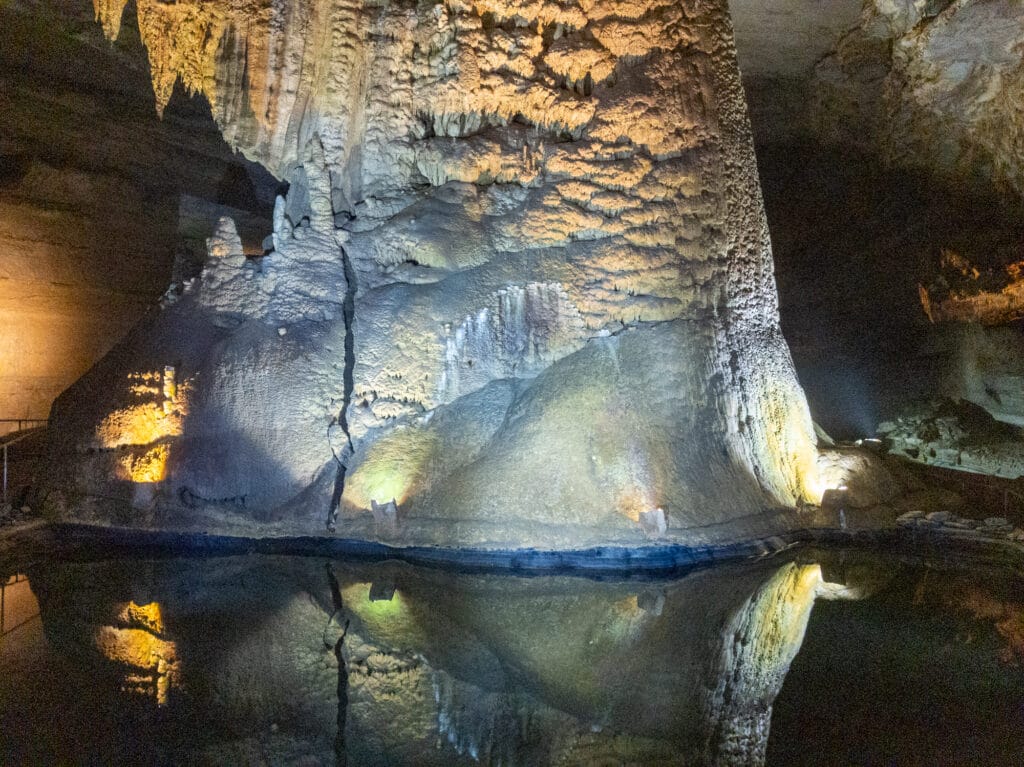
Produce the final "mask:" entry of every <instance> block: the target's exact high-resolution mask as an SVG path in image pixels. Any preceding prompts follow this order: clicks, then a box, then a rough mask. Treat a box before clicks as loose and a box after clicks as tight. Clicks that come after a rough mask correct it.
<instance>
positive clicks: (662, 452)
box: [53, 0, 822, 548]
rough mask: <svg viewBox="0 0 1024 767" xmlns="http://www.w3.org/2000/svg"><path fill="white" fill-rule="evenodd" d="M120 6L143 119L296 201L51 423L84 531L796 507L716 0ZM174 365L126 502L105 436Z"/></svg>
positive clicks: (551, 520) (497, 524)
mask: <svg viewBox="0 0 1024 767" xmlns="http://www.w3.org/2000/svg"><path fill="white" fill-rule="evenodd" d="M120 6H123V3H120V2H117V0H115V2H114V3H112V4H111V3H98V4H97V15H98V17H99V18H100V20H101V21H102V22H103V24H104V28H105V29H106V30H107V32H108V34H111V35H113V34H116V31H117V19H119V18H120V13H121V7H120ZM138 14H139V27H140V30H141V33H142V39H143V41H144V42H145V44H146V46H147V49H148V51H149V55H150V60H151V68H152V73H153V81H154V87H155V90H156V93H157V103H158V106H159V105H160V104H162V103H163V102H164V100H165V97H166V94H167V93H169V89H170V88H171V87H172V86H173V84H174V82H175V81H176V80H177V79H179V78H180V79H181V80H182V81H183V82H184V84H185V85H186V86H187V87H188V88H189V89H191V90H193V91H199V92H201V93H203V94H204V95H205V96H206V98H207V99H208V100H209V102H210V104H211V106H212V109H213V113H214V116H215V118H216V120H217V122H218V124H219V125H220V126H221V128H222V130H223V132H224V135H225V137H226V138H227V139H228V141H229V142H230V143H231V144H232V145H233V146H235V147H237V148H238V149H240V150H241V151H242V152H243V153H245V154H246V156H248V157H249V158H250V159H253V160H256V161H258V162H260V163H262V164H263V165H264V166H266V167H267V168H268V169H269V170H270V171H272V172H273V173H274V174H276V175H277V176H279V177H280V178H283V179H287V180H288V181H289V183H290V188H289V190H288V193H287V196H285V197H281V198H279V199H278V201H277V206H276V209H275V213H274V228H273V233H272V235H271V236H270V237H268V239H267V241H266V244H265V247H266V253H265V255H262V256H256V257H252V256H247V255H246V254H245V252H244V249H243V247H242V245H241V241H240V239H239V237H238V234H237V232H236V229H235V226H234V224H233V223H232V222H231V221H230V220H229V219H224V220H223V221H222V222H221V224H220V225H219V226H218V228H217V231H216V232H215V233H214V236H213V237H212V238H211V239H210V240H209V247H208V250H209V256H208V259H207V262H206V264H205V265H204V267H203V270H202V273H201V274H200V275H199V276H198V277H196V278H194V279H191V280H185V281H182V282H180V283H178V284H174V285H172V286H171V288H170V289H169V290H168V292H167V294H166V295H165V297H164V299H163V301H162V305H161V308H160V310H159V311H157V312H154V313H153V315H152V316H151V317H150V318H149V319H148V320H147V321H145V322H144V323H142V324H141V325H140V326H139V327H138V328H136V330H135V331H134V332H133V333H132V334H131V335H130V336H129V337H128V338H127V339H126V340H125V341H124V342H123V343H122V344H121V345H120V346H119V347H118V348H117V349H116V350H115V351H114V352H113V353H112V354H111V355H110V356H109V357H108V358H107V359H106V360H104V361H103V362H102V363H101V364H99V365H98V366H97V367H96V368H94V369H93V371H91V372H90V374H89V375H87V376H86V377H85V378H84V379H83V380H82V381H80V382H79V383H78V384H77V385H76V386H75V387H73V388H72V389H71V390H69V391H68V392H67V393H66V394H65V395H64V396H62V398H61V399H60V400H59V401H58V402H57V403H56V405H55V409H54V417H55V424H56V428H55V432H56V435H57V436H56V444H55V456H56V458H57V460H58V465H59V466H60V467H61V472H60V476H59V477H58V478H57V479H56V481H55V489H58V490H60V491H61V493H63V497H64V498H65V499H74V501H75V503H74V504H72V505H73V506H74V509H75V512H74V513H75V514H77V515H78V516H79V517H81V518H87V519H95V520H102V521H110V520H112V519H116V520H117V521H120V522H127V523H130V524H137V525H161V526H192V525H202V526H204V527H210V526H219V527H231V526H239V527H241V528H243V529H246V530H249V531H251V530H253V529H258V530H262V531H265V532H274V531H280V530H292V531H294V530H303V531H307V532H308V531H318V532H322V531H324V530H325V529H331V530H335V531H336V532H337V533H338V534H342V535H346V536H348V537H358V538H380V539H385V540H388V541H392V542H395V543H433V544H445V545H477V546H503V547H515V546H536V547H547V548H560V547H566V546H579V545H595V544H601V543H619V544H634V543H643V542H645V541H648V540H649V539H650V537H651V536H653V537H655V538H659V539H665V540H688V539H692V535H693V531H694V530H695V529H706V528H707V527H708V526H714V525H716V524H718V523H727V522H731V523H732V527H731V528H730V529H732V530H733V531H734V532H735V531H736V530H742V529H744V528H743V525H744V524H746V523H745V522H744V521H743V520H749V519H750V518H751V517H752V516H755V517H756V516H757V515H756V512H758V511H761V510H764V509H767V508H772V507H780V506H792V505H793V504H795V503H797V502H798V501H799V500H801V499H804V500H816V499H817V498H818V497H819V496H820V493H821V490H822V488H821V487H819V486H818V484H817V480H816V477H815V460H816V453H815V446H814V437H813V430H812V427H811V423H810V417H809V414H808V411H807V407H806V404H805V401H804V398H803V393H802V391H801V389H800V387H799V385H798V383H797V381H796V378H795V375H794V372H793V369H792V363H791V361H790V356H789V352H788V349H787V348H786V345H785V342H784V340H783V338H782V335H781V333H780V331H779V324H778V311H777V301H776V294H775V285H774V278H773V275H772V264H771V254H770V249H769V244H768V233H767V229H766V225H765V220H764V216H763V211H762V207H761V198H760V191H759V188H758V185H757V180H756V179H757V174H756V167H755V163H754V158H753V153H752V147H751V140H750V134H749V126H748V123H747V118H746V112H745V108H744V104H743V94H742V91H741V89H740V85H739V79H738V73H737V69H736V63H735V55H734V51H733V44H732V38H731V29H730V22H729V18H728V14H727V11H726V9H725V6H724V3H720V2H703V1H691V2H684V3H665V2H661V0H640V1H638V2H618V1H616V2H596V3H595V2H590V1H589V0H583V1H582V2H564V3H551V2H528V1H523V0H506V1H499V0H485V1H483V2H479V3H476V4H466V3H463V2H461V1H460V0H452V1H451V2H447V3H437V4H425V3H423V4H407V3H364V2H360V1H359V0H355V1H352V0H320V1H319V2H312V3H304V2H283V3H270V2H260V1H259V0H256V1H254V2H243V3H231V4H229V3H221V2H212V3H211V2H204V3H199V2H179V3H176V4H165V3H160V2H150V1H149V0H141V1H140V2H139V3H138ZM169 367H172V368H173V369H174V370H175V374H176V375H177V377H178V380H180V381H184V380H188V381H189V382H190V388H189V390H188V393H187V400H188V401H187V403H181V404H180V405H179V404H175V405H174V407H175V412H180V413H183V414H184V415H182V421H181V429H180V433H179V434H175V435H163V436H161V437H160V438H159V444H161V445H164V448H163V449H165V450H166V455H165V458H166V463H165V466H164V474H163V475H162V477H161V478H160V479H159V481H158V482H154V483H152V485H153V486H152V487H151V488H150V489H149V491H148V492H146V493H142V494H140V493H138V492H137V489H133V488H132V487H131V484H132V480H130V479H128V480H125V479H123V476H122V478H119V477H118V476H117V472H118V469H117V467H118V466H121V467H123V466H124V465H125V464H124V461H123V455H121V452H122V450H126V449H130V450H135V451H140V452H141V453H142V454H146V451H148V449H150V447H151V445H150V443H139V444H132V445H130V446H117V447H112V446H110V445H109V444H106V443H105V442H104V439H103V434H102V432H103V428H102V424H104V423H106V422H107V419H109V418H110V414H111V413H115V412H118V411H122V410H124V408H125V407H126V401H127V399H126V398H127V397H128V396H129V394H130V381H129V380H128V377H129V376H131V375H135V374H140V373H145V372H147V371H162V370H165V369H167V368H169ZM53 497H54V498H57V497H59V494H58V493H54V495H53ZM99 497H105V498H111V497H114V498H118V497H120V498H128V497H134V498H135V499H136V501H137V502H136V504H135V505H136V507H137V508H136V509H135V510H134V511H132V512H130V513H127V514H126V513H125V512H124V511H117V512H114V511H112V510H111V509H110V508H108V507H107V506H106V505H104V503H102V502H100V501H98V500H96V499H97V498H99ZM139 499H142V500H143V501H145V502H139ZM391 502H394V503H393V504H391ZM389 504H391V505H392V508H394V509H395V511H394V513H390V512H389V513H387V514H385V513H384V512H383V511H382V510H384V509H386V508H388V506H389ZM656 509H661V510H662V512H661V513H662V514H663V515H664V517H665V520H664V524H657V525H646V526H644V525H641V524H640V519H641V514H646V513H649V512H652V511H654V510H656ZM374 510H377V511H378V513H376V514H375V513H374ZM645 518H646V519H649V518H650V517H649V516H648V517H645ZM727 527H728V526H727Z"/></svg>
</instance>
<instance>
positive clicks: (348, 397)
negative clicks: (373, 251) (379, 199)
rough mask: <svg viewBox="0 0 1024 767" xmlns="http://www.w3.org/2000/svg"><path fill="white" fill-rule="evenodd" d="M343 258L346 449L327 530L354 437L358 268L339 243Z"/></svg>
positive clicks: (340, 421) (341, 419)
mask: <svg viewBox="0 0 1024 767" xmlns="http://www.w3.org/2000/svg"><path fill="white" fill-rule="evenodd" d="M338 249H339V250H340V251H341V260H342V264H343V265H344V268H345V300H344V302H343V303H342V307H341V311H342V316H343V317H344V321H345V372H344V378H343V383H344V394H343V395H342V399H341V412H340V413H338V417H337V419H336V421H337V424H338V426H340V427H341V430H342V431H343V432H344V433H345V440H346V445H345V450H344V451H343V452H342V455H341V457H340V458H339V457H338V455H337V454H335V456H334V457H335V459H336V460H337V461H338V472H337V474H336V475H335V478H334V492H333V493H332V494H331V505H330V507H329V508H328V510H327V529H328V530H333V529H334V527H335V524H336V523H337V519H338V507H339V504H340V503H341V496H342V493H344V492H345V472H346V470H347V468H348V464H347V460H348V459H349V458H350V457H351V455H352V452H353V446H352V436H351V434H350V433H349V428H348V406H349V403H350V402H351V401H352V389H353V388H354V384H353V381H354V373H353V371H354V369H355V365H356V352H355V336H354V333H353V322H354V320H355V311H356V271H355V269H354V268H353V267H352V259H351V258H349V255H348V253H347V252H346V251H345V248H344V246H341V245H339V246H338Z"/></svg>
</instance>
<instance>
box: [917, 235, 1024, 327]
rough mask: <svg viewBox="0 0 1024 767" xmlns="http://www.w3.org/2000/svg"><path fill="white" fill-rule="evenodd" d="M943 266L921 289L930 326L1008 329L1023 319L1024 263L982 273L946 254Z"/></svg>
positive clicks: (965, 261) (944, 253)
mask: <svg viewBox="0 0 1024 767" xmlns="http://www.w3.org/2000/svg"><path fill="white" fill-rule="evenodd" d="M941 266H942V271H941V272H940V274H939V275H938V276H937V277H936V279H935V280H934V282H933V283H932V284H931V285H929V286H927V287H926V286H924V285H922V286H920V295H921V306H922V308H923V309H924V312H925V314H927V315H928V319H929V320H930V321H931V322H950V321H953V322H976V323H978V324H980V325H1005V324H1008V323H1010V322H1013V321H1015V320H1019V319H1021V318H1022V317H1024V274H1022V273H1021V270H1022V269H1024V262H1022V261H1017V262H1014V263H1012V264H1008V265H1006V266H1005V267H1003V268H1002V269H1001V270H999V271H998V272H995V271H993V270H985V271H984V272H982V271H981V270H979V269H978V267H976V266H974V265H973V264H971V262H970V261H968V260H967V259H966V258H964V257H963V256H961V255H960V254H959V253H956V252H954V251H950V250H945V251H943V253H942V261H941Z"/></svg>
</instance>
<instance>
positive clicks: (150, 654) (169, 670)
mask: <svg viewBox="0 0 1024 767" xmlns="http://www.w3.org/2000/svg"><path fill="white" fill-rule="evenodd" d="M120 618H121V620H122V621H124V622H125V623H127V624H129V626H131V628H121V627H117V626H100V627H99V628H98V629H97V630H96V634H95V636H94V642H95V644H96V647H97V649H99V651H100V652H101V653H103V655H104V657H106V658H107V659H108V660H110V661H113V662H114V663H118V664H121V665H124V666H127V667H128V670H127V671H126V672H125V676H124V688H123V689H125V690H126V691H128V692H134V693H140V694H143V695H151V696H152V697H153V698H154V699H155V700H156V702H157V704H158V705H161V706H162V705H164V704H166V703H167V698H168V694H169V692H170V690H171V689H172V688H174V687H177V686H178V684H179V669H178V656H177V646H176V645H175V643H174V642H171V641H169V640H167V639H164V638H163V637H162V636H160V634H162V633H163V631H164V625H163V619H162V617H161V614H160V605H159V604H158V603H156V602H151V603H149V604H146V605H137V604H135V603H134V602H129V603H128V604H127V605H126V606H125V608H124V609H123V610H122V611H121V614H120ZM136 626H138V628H136Z"/></svg>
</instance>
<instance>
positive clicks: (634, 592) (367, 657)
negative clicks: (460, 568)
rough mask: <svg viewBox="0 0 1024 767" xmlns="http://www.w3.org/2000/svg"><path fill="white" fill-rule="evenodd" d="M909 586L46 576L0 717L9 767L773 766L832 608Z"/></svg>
mask: <svg viewBox="0 0 1024 767" xmlns="http://www.w3.org/2000/svg"><path fill="white" fill-rule="evenodd" d="M892 572H893V568H892V567H879V566H877V565H875V566H871V565H870V563H869V564H864V563H861V564H855V565H852V566H849V567H845V566H843V567H838V568H837V566H836V565H835V564H825V565H824V566H820V565H819V564H817V563H815V564H800V563H796V562H785V563H779V562H775V563H774V564H772V563H762V564H755V565H743V566H729V567H718V568H715V569H713V570H706V571H701V572H695V573H692V574H690V575H688V576H686V577H684V578H681V579H678V580H674V581H666V582H653V583H652V582H648V583H640V582H594V581H587V580H583V579H579V578H570V577H543V578H540V577H538V578H517V577H511V576H508V575H493V576H488V575H458V574H452V573H445V572H441V571H436V570H418V569H414V568H411V567H408V566H404V565H399V564H396V563H381V564H372V565H371V564H362V565H354V564H351V563H344V562H332V563H329V564H326V565H325V563H324V562H323V561H318V560H314V559H301V558H285V557H256V556H253V557H232V558H223V559H208V560H187V559H186V560H162V561H139V560H115V561H107V562H96V563H65V564H49V565H46V566H40V567H38V568H35V569H33V570H30V571H29V573H28V575H29V577H30V579H31V588H32V591H34V593H35V597H37V598H38V605H39V607H40V609H41V615H42V625H43V626H44V627H45V635H46V639H45V641H44V640H43V639H42V637H41V636H40V637H39V643H38V645H37V646H34V647H32V648H26V647H24V646H22V647H14V646H13V645H9V644H8V643H7V641H6V639H5V641H4V643H3V644H0V669H2V670H3V672H4V673H2V674H0V700H3V701H7V702H11V701H14V702H15V704H14V706H15V707H16V708H17V709H18V712H19V714H18V716H19V718H20V720H26V721H28V722H29V724H28V726H26V725H25V721H20V722H19V724H18V725H17V726H16V727H15V726H12V714H11V713H10V712H11V711H12V710H13V709H12V708H11V706H9V705H5V706H4V707H0V708H2V709H3V713H0V728H2V729H0V744H2V747H0V761H3V762H4V763H14V764H17V763H26V762H29V763H32V762H70V763H82V762H93V763H110V762H111V761H116V762H118V763H122V764H123V763H131V762H135V763H147V764H154V763H156V764H160V763H164V764H183V763H188V764H235V763H261V762H264V763H269V764H306V765H314V764H324V765H328V764H341V765H345V764H349V765H463V764H466V765H469V764H489V765H548V764H559V765H601V764H608V765H613V764H627V763H628V764H644V765H660V764H664V765H668V764H688V765H689V764H743V765H746V764H759V763H763V762H764V760H765V749H766V745H767V742H768V734H769V725H770V723H771V714H772V706H773V702H774V701H775V699H776V696H777V695H778V694H779V691H780V689H781V687H782V684H783V680H784V679H785V677H786V673H787V670H788V669H789V667H790V663H791V662H792V661H793V658H794V656H795V655H796V653H797V651H798V650H799V649H800V646H801V642H802V641H803V637H804V632H805V630H806V627H807V624H808V618H809V616H810V614H811V609H812V605H813V604H814V601H815V599H816V597H817V596H818V595H824V596H828V597H830V598H851V597H861V596H864V595H865V594H867V593H871V592H872V591H873V590H877V589H878V588H879V587H880V584H883V583H884V580H885V578H883V577H880V575H879V574H880V573H883V574H885V575H886V577H890V578H891V576H892ZM24 582H25V581H24V580H22V581H18V583H24ZM26 585H27V584H26ZM8 588H9V586H8ZM29 593H30V594H31V592H29ZM35 597H33V602H34V600H35ZM975 603H977V600H975V602H974V603H972V604H975ZM1000 614H1002V613H1000ZM11 669H14V671H15V672H16V673H13V674H12V673H7V672H8V671H9V670H11ZM55 712H60V717H61V721H62V726H61V727H59V728H54V727H52V726H50V723H51V722H52V719H53V716H54V713H55ZM44 723H45V724H44Z"/></svg>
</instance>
